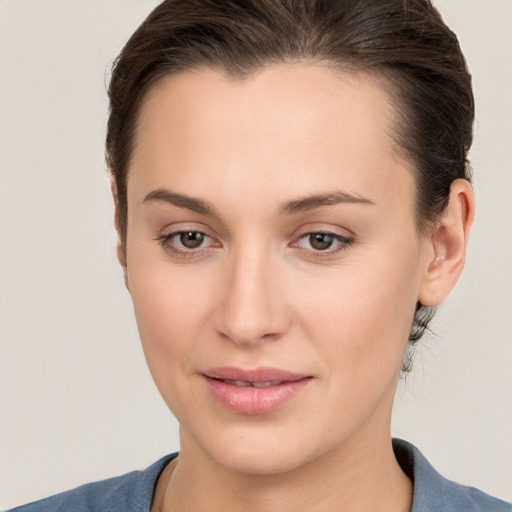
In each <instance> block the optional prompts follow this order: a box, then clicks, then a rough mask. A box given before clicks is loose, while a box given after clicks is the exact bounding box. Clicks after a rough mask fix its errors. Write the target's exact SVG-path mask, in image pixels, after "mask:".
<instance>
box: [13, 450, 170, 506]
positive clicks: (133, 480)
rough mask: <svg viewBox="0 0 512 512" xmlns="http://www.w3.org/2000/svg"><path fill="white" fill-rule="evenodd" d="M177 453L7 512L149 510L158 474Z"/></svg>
mask: <svg viewBox="0 0 512 512" xmlns="http://www.w3.org/2000/svg"><path fill="white" fill-rule="evenodd" d="M176 456H177V454H176V453H174V454H171V455H167V456H165V457H163V458H162V459H160V460H159V461H157V462H155V463H154V464H152V465H151V466H149V467H148V468H147V469H145V470H144V471H132V472H131V473H127V474H126V475H121V476H118V477H115V478H108V479H106V480H100V481H98V482H92V483H89V484H85V485H82V486H80V487H77V488H76V489H72V490H70V491H66V492H63V493H60V494H56V495H55V496H51V497H49V498H45V499H42V500H39V501H35V502H33V503H29V504H27V505H22V506H20V507H16V508H13V509H11V510H10V511H8V512H50V511H51V512H64V511H66V512H68V511H71V510H72V511H73V512H97V511H100V510H101V511H105V512H108V511H114V510H123V512H131V511H133V512H135V511H137V512H143V511H148V512H149V509H150V505H151V499H152V497H153V490H154V487H155V484H156V481H157V479H158V476H159V475H160V473H161V472H162V470H163V469H164V468H165V466H166V465H167V464H168V463H169V462H170V461H171V460H172V459H173V458H175V457H176Z"/></svg>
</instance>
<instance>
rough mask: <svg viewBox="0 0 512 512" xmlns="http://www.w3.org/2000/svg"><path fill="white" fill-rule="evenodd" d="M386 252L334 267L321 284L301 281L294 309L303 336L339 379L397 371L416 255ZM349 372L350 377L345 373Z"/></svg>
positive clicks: (410, 312) (413, 292) (412, 301)
mask: <svg viewBox="0 0 512 512" xmlns="http://www.w3.org/2000/svg"><path fill="white" fill-rule="evenodd" d="M385 256H386V253H385V252H384V253H380V257H379V259H378V260H377V259H375V260H374V261H373V260H371V259H369V260H367V261H365V263H364V264H363V263H362V262H361V263H360V264H359V263H358V264H357V265H355V264H354V265H347V266H346V267H343V268H341V267H340V268H339V269H335V271H334V272H333V273H332V275H330V276H329V278H328V279H325V280H324V281H323V282H322V283H318V282H315V283H313V282H311V283H310V286H307V285H306V284H305V283H302V284H303V287H302V292H300V291H299V290H297V294H299V293H301V294H302V297H303V301H302V302H301V305H300V309H301V311H302V314H299V315H298V316H299V317H302V319H303V328H304V329H305V330H306V331H307V337H308V338H310V339H311V338H312V339H316V340H317V345H319V346H320V347H322V348H321V349H322V351H323V352H324V354H325V356H326V357H327V358H328V359H329V361H331V365H330V366H331V368H330V370H331V371H332V372H333V373H336V374H337V376H338V377H339V378H340V379H343V378H345V377H346V378H350V379H361V380H365V381H366V382H367V383H371V382H372V380H373V379H375V380H377V379H379V378H387V377H386V376H388V377H389V376H391V375H394V374H395V373H396V372H398V371H399V368H400V365H401V362H402V358H403V355H404V351H405V349H406V346H407V342H408V337H409V332H410V328H411V324H412V321H413V316H414V310H415V305H416V301H417V296H418V295H417V293H418V291H417V288H418V282H419V274H418V265H417V258H416V257H415V255H414V254H411V257H410V258H401V259H402V261H396V256H395V255H391V254H390V255H389V258H388V261H393V260H395V263H396V265H395V266H393V267H391V266H390V265H389V264H388V263H387V261H386V257H385ZM349 376H350V377H349Z"/></svg>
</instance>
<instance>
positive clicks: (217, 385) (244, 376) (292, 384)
mask: <svg viewBox="0 0 512 512" xmlns="http://www.w3.org/2000/svg"><path fill="white" fill-rule="evenodd" d="M203 376H204V378H205V381H206V385H207V388H208V390H209V391H210V393H211V395H212V396H213V398H215V400H216V401H217V402H218V403H220V404H221V405H223V406H224V407H225V408H227V409H229V410H231V411H233V412H236V413H239V414H245V415H260V414H268V413H270V412H272V411H275V410H276V409H278V408H280V407H281V406H283V405H284V404H285V403H287V402H289V401H290V400H292V398H294V397H295V396H296V395H297V394H299V393H300V392H301V391H302V390H303V389H304V388H305V387H306V386H307V385H308V384H309V382H310V381H311V380H312V376H310V375H305V374H297V373H292V372H289V371H286V370H281V369H278V368H256V369H251V370H244V369H241V368H235V367H223V368H214V369H209V370H207V371H205V372H204V373H203Z"/></svg>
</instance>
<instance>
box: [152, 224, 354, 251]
mask: <svg viewBox="0 0 512 512" xmlns="http://www.w3.org/2000/svg"><path fill="white" fill-rule="evenodd" d="M186 233H194V234H198V235H202V236H204V237H205V238H208V239H212V237H211V236H209V235H207V234H206V233H204V232H203V231H199V230H182V231H174V232H172V233H169V234H168V235H161V236H159V237H157V239H156V240H157V241H159V242H160V244H161V246H162V247H163V249H164V250H166V251H170V252H172V253H173V254H175V255H177V256H178V257H183V258H194V257H196V258H197V257H200V256H201V255H202V254H203V253H204V252H205V251H206V250H207V249H208V248H203V247H198V248H197V249H178V248H176V246H174V245H172V239H173V238H175V237H178V236H181V235H183V234H186ZM311 235H323V236H328V237H332V238H333V242H334V241H336V242H338V243H339V246H338V247H337V248H336V249H334V250H331V248H330V247H329V248H327V249H325V250H323V251H322V250H315V249H304V248H302V249H303V251H305V252H306V253H308V254H307V255H308V257H309V258H326V257H329V256H333V255H334V254H337V253H338V252H340V251H344V250H346V249H348V248H349V247H350V246H351V245H352V243H353V241H354V239H353V237H345V236H342V235H339V234H337V233H332V232H330V231H309V232H307V233H304V234H302V235H301V236H300V237H299V238H298V241H297V242H294V243H293V244H292V245H291V246H292V247H298V246H299V245H298V244H299V242H300V241H301V240H304V239H307V238H308V237H310V236H311ZM212 240H213V239H212Z"/></svg>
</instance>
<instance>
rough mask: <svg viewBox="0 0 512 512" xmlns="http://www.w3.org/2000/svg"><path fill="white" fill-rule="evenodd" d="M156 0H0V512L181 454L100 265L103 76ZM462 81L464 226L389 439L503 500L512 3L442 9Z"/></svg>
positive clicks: (116, 285) (510, 470) (126, 303)
mask: <svg viewBox="0 0 512 512" xmlns="http://www.w3.org/2000/svg"><path fill="white" fill-rule="evenodd" d="M156 3H157V2H155V1H150V0H88V1H78V0H45V1H42V0H1V1H0V507H2V506H3V507H10V506H14V505H15V504H19V503H22V502H26V501H30V500H34V499H36V498H41V497H43V496H46V495H49V494H53V493H56V492H58V491H62V490H64V489H68V488H70V487H73V486H76V485H78V484H81V483H84V482H87V481H91V480H96V479H100V478H105V477H108V476H112V475H116V474H120V473H123V472H126V471H129V470H132V469H135V468H144V467H146V466H147V465H149V464H150V463H151V462H153V461H154V460H156V459H157V458H159V457H160V456H162V455H163V454H165V453H167V452H170V451H174V450H176V449H177V448H178V439H177V425H176V422H175V420H174V419H173V418H172V416H171V414H170V413H169V412H168V411H167V409H166V406H165V405H164V403H163V401H162V400H161V398H160V396H159V395H158V392H157V391H156V388H155V387H154V385H153V383H152V380H151V377H150V375H149V372H148V370H147V369H146V366H145V361H144V358H143V354H142V351H141V348H140V346H139V341H138V336H137V332H136V326H135V322H134V319H133V314H132V311H131V304H130V300H129V296H128V294H127V292H126V291H125V289H124V287H123V283H122V278H121V272H120V270H119V268H118V264H117V262H116V260H115V256H114V245H115V233H114V230H113V227H112V222H111V217H112V204H111V200H110V196H109V184H108V179H107V174H106V170H105V165H104V162H103V137H104V126H105V121H106V111H107V102H106V94H105V85H104V79H105V74H106V69H107V63H108V62H109V61H111V60H112V59H113V58H114V57H115V55H116V54H117V52H118V51H119V50H120V49H121V47H122V44H123V43H124V41H125V40H126V38H127V37H128V36H129V34H130V33H131V32H132V31H133V29H135V27H136V26H137V25H138V24H139V23H140V22H141V21H142V20H143V18H144V17H145V15H146V14H147V13H148V12H149V11H150V10H151V8H152V7H153V6H155V5H156ZM436 4H437V5H438V7H439V8H440V10H441V12H442V13H443V14H444V16H445V19H446V20H447V22H448V23H449V24H450V25H451V26H452V27H453V28H454V29H455V31H456V32H457V33H458V34H459V36H460V39H461V41H462V45H463V49H464V51H465V53H466V56H467V58H468V61H469V63H470V67H471V69H472V72H473V74H474V84H475V91H476V97H477V108H478V121H477V127H476V140H475V145H474V149H473V152H472V160H473V165H474V169H475V175H476V183H475V191H476V196H477V205H478V215H477V222H476V226H475V229H474V232H473V234H472V238H471V243H470V248H469V259H468V264H467V268H466V271H465V274H464V276H463V279H462V282H461V283H460V285H459V286H458V288H457V290H456V292H455V293H454V294H453V296H452V297H451V298H450V299H449V301H448V302H447V303H446V304H445V305H444V306H443V307H442V308H441V310H440V312H439V316H438V318H437V321H436V323H435V331H436V333H437V335H436V336H434V337H431V338H430V339H429V340H426V341H425V342H423V343H422V345H423V346H422V348H421V350H420V352H419V354H418V355H417V358H416V364H415V370H414V374H413V375H412V376H410V378H409V379H408V381H407V383H406V384H405V385H404V383H402V384H401V385H400V387H399V390H398V393H397V400H396V402H397V403H396V411H395V415H394V420H393V433H394V435H396V436H401V437H404V438H406V439H408V440H410V441H412V442H414V443H415V444H417V445H418V446H419V447H420V448H421V449H422V450H423V451H424V453H425V454H426V455H427V457H428V458H429V459H430V460H431V462H432V463H433V464H434V465H435V466H436V467H437V468H438V469H439V470H440V471H441V472H442V473H443V474H444V475H446V476H448V477H450V478H453V479H456V480H458V481H461V482H464V483H467V484H472V485H475V486H477V487H481V488H483V489H484V490H486V491H487V492H489V493H491V494H495V495H499V496H501V497H502V498H506V499H508V500H512V463H511V461H512V440H511V437H512V434H511V433H512V407H511V402H512V399H511V394H512V393H511V392H512V372H511V361H512V336H511V334H510V332H511V315H512V311H511V309H512V298H511V293H512V266H511V263H512V168H511V167H512V165H511V161H512V154H511V153H512V151H511V146H512V129H511V120H512V99H511V98H512V90H511V83H512V66H511V64H512V36H511V30H510V27H511V25H512V1H510V0H486V1H484V0H438V1H437V2H436Z"/></svg>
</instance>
